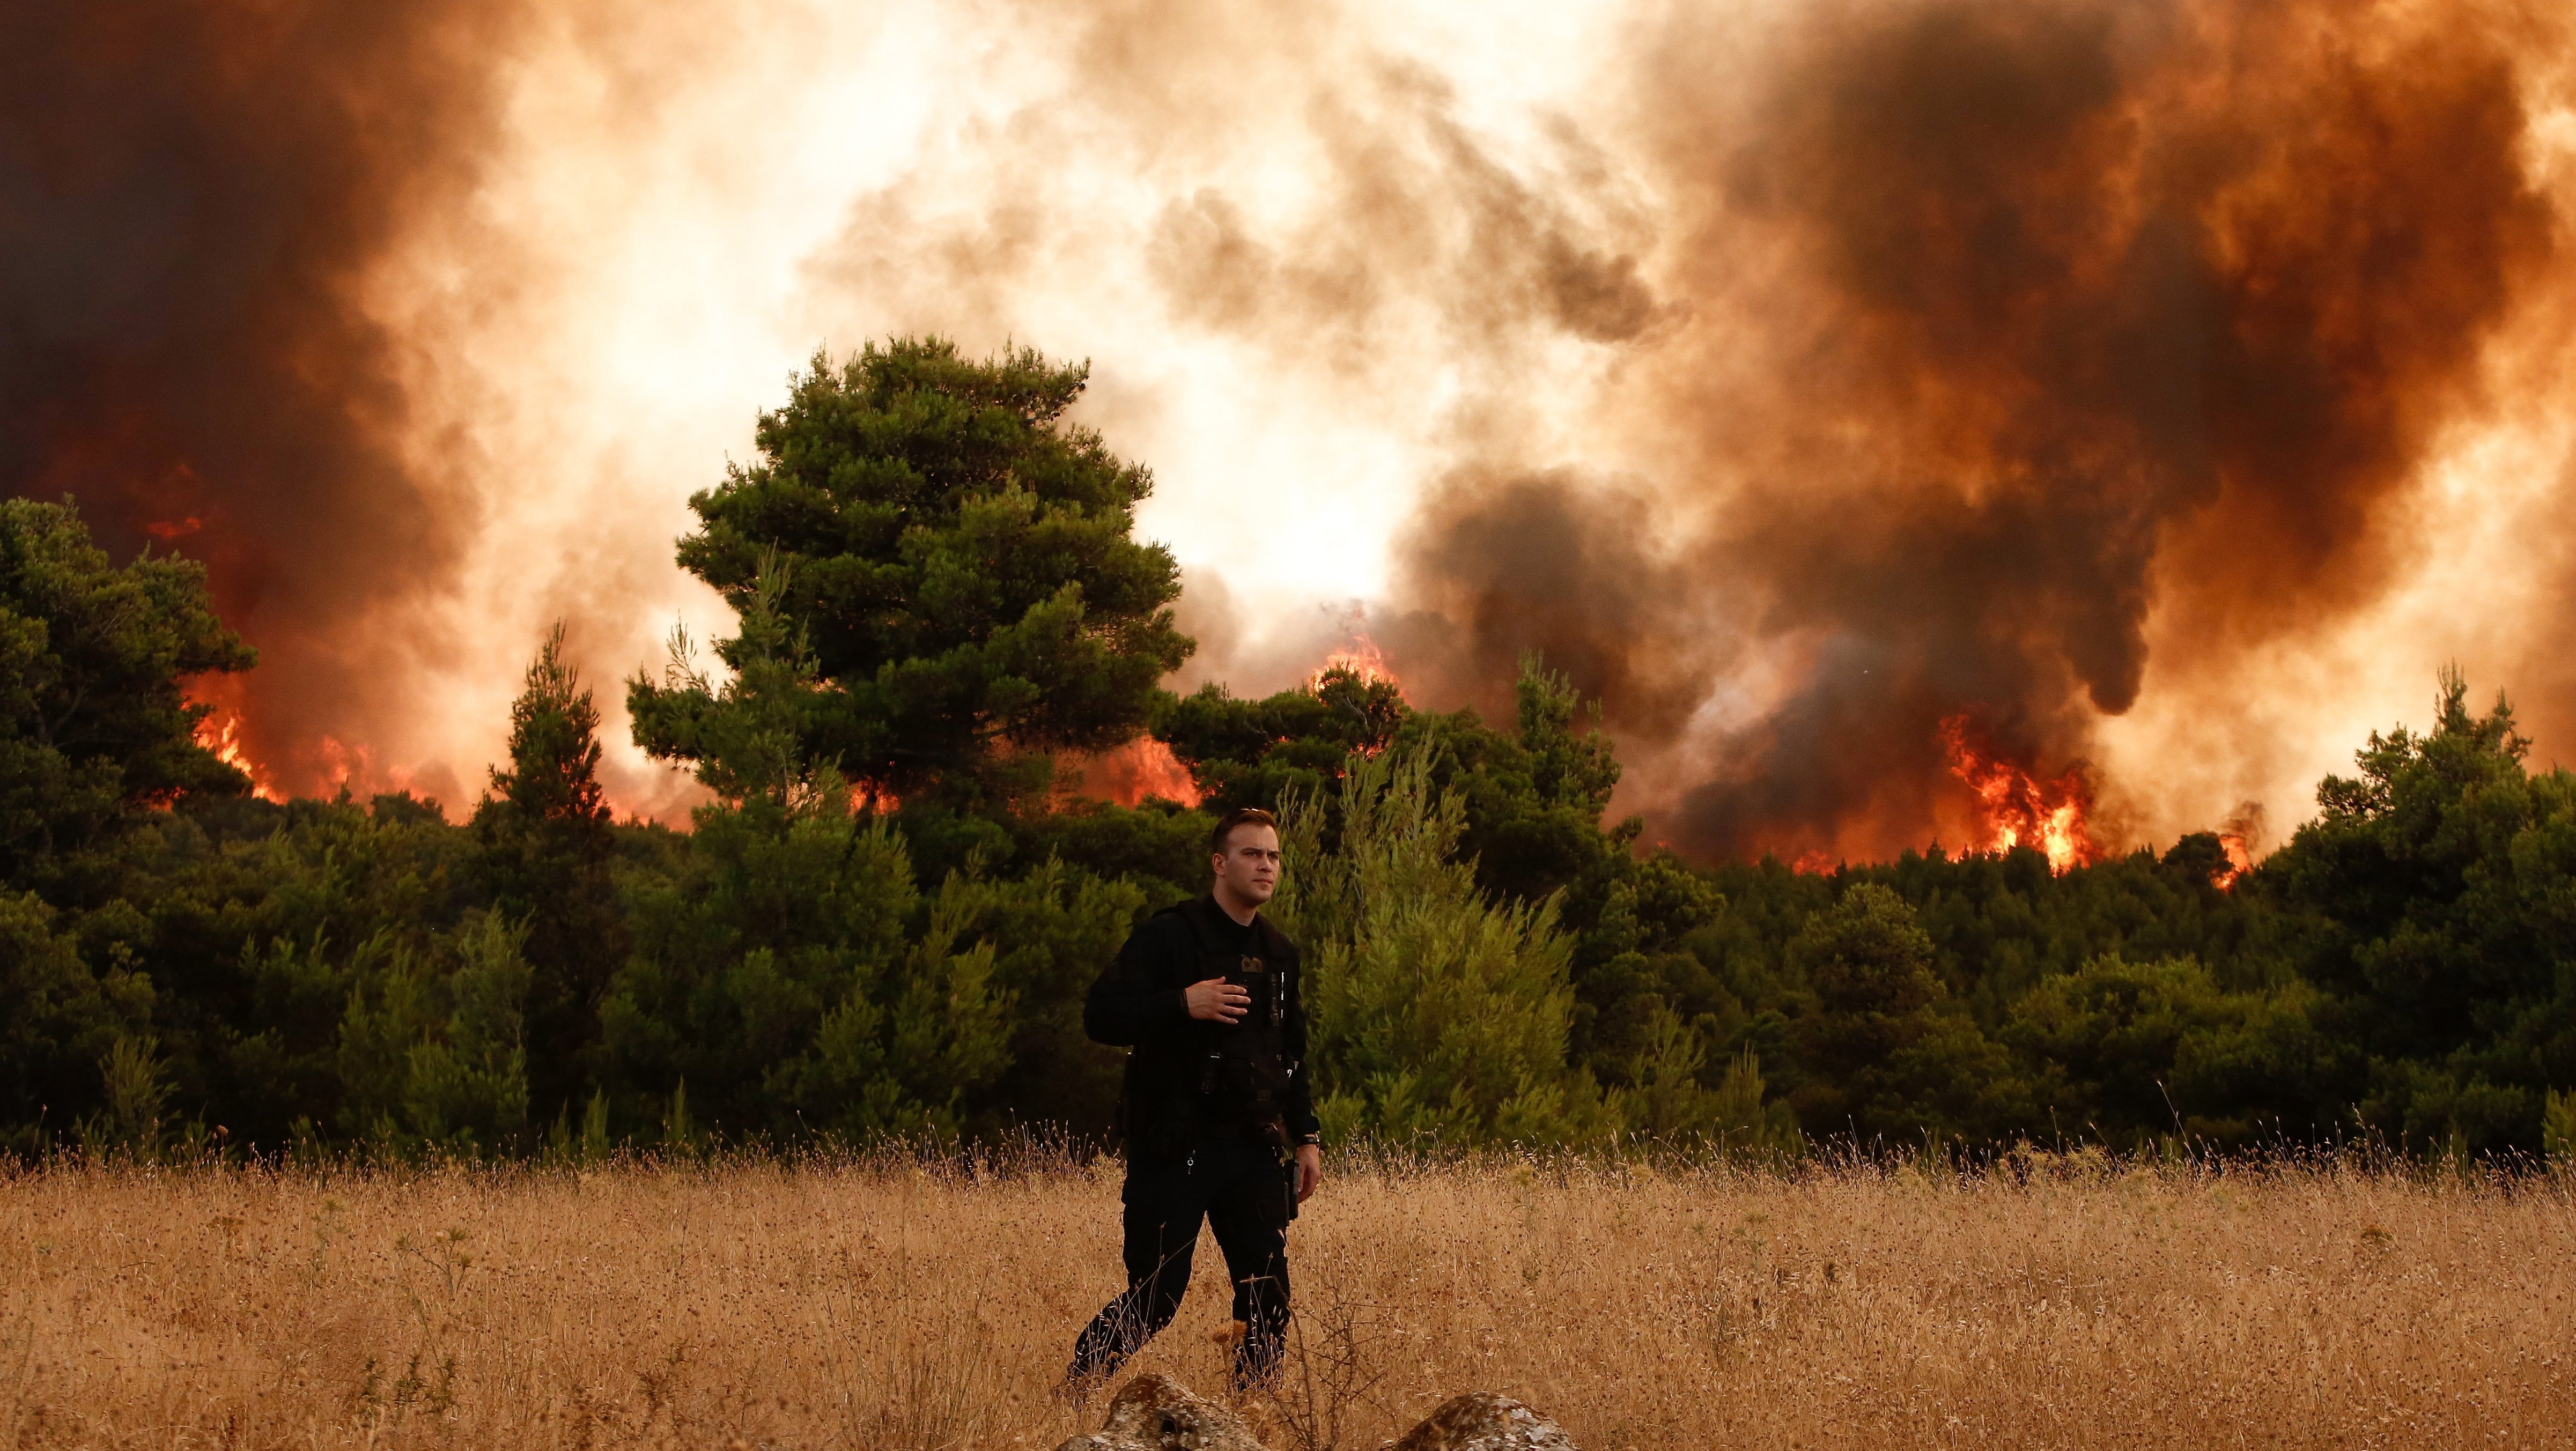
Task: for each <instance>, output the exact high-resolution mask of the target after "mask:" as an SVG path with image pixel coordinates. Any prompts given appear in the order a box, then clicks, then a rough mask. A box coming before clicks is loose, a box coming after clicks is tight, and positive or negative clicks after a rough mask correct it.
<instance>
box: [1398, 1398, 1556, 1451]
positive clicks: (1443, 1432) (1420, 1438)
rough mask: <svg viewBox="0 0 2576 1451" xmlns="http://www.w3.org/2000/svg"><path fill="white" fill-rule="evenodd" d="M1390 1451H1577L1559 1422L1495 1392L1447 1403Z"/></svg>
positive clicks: (1452, 1399) (1456, 1399) (1406, 1434)
mask: <svg viewBox="0 0 2576 1451" xmlns="http://www.w3.org/2000/svg"><path fill="white" fill-rule="evenodd" d="M1387 1451H1574V1443H1573V1442H1572V1441H1569V1440H1567V1439H1566V1436H1565V1433H1564V1432H1563V1431H1561V1430H1558V1429H1557V1425H1556V1423H1555V1422H1554V1421H1551V1420H1549V1419H1548V1418H1547V1417H1545V1416H1542V1415H1540V1414H1539V1413H1538V1412H1536V1411H1533V1410H1531V1409H1530V1408H1529V1407H1527V1406H1525V1405H1522V1404H1521V1403H1520V1402H1518V1401H1516V1400H1513V1399H1512V1398H1511V1397H1509V1396H1498V1395H1496V1394H1494V1393H1493V1392H1492V1391H1469V1392H1468V1393H1467V1394H1465V1395H1463V1396H1452V1397H1450V1398H1449V1399H1448V1400H1446V1401H1443V1402H1442V1403H1441V1405H1440V1409H1438V1410H1436V1411H1433V1412H1432V1413H1431V1414H1430V1415H1429V1416H1428V1417H1426V1418H1424V1420H1423V1422H1422V1424H1421V1425H1419V1426H1416V1427H1414V1428H1413V1429H1412V1430H1410V1431H1407V1432H1405V1433H1404V1438H1403V1439H1402V1440H1399V1441H1395V1442H1391V1443H1389V1445H1388V1446H1387Z"/></svg>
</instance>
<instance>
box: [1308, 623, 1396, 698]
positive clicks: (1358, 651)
mask: <svg viewBox="0 0 2576 1451" xmlns="http://www.w3.org/2000/svg"><path fill="white" fill-rule="evenodd" d="M1336 670H1347V671H1349V672H1350V673H1351V674H1353V675H1356V676H1358V677H1359V679H1360V683H1361V684H1362V685H1375V684H1377V683H1378V682H1379V681H1384V682H1386V683H1387V684H1389V685H1392V686H1394V687H1395V688H1396V692H1397V693H1398V694H1402V693H1403V690H1404V682H1403V681H1401V680H1398V679H1397V678H1396V676H1395V671H1394V670H1392V669H1390V668H1389V667H1388V666H1387V663H1386V656H1385V654H1384V653H1382V652H1381V651H1380V650H1379V649H1378V648H1377V642H1376V641H1375V640H1372V639H1370V638H1369V637H1368V636H1366V635H1364V634H1357V633H1354V634H1353V635H1352V636H1351V646H1350V648H1349V649H1347V650H1336V651H1334V652H1333V653H1332V654H1330V655H1327V656H1325V657H1324V663H1323V664H1322V665H1321V666H1319V667H1317V669H1316V671H1315V673H1314V674H1312V675H1309V676H1307V677H1306V689H1307V690H1308V691H1309V692H1314V691H1320V690H1322V689H1323V688H1324V677H1325V676H1327V675H1330V674H1332V673H1333V672H1334V671H1336Z"/></svg>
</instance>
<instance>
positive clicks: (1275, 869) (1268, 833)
mask: <svg viewBox="0 0 2576 1451" xmlns="http://www.w3.org/2000/svg"><path fill="white" fill-rule="evenodd" d="M1216 880H1217V885H1218V886H1220V887H1222V888H1224V889H1225V890H1226V891H1227V892H1228V893H1230V894H1231V895H1232V896H1233V897H1234V898H1235V899H1236V900H1237V901H1241V902H1248V903H1250V904H1252V905H1253V906H1256V907H1258V906H1260V905H1261V904H1262V903H1264V902H1267V901H1269V900H1270V894H1271V893H1273V892H1275V891H1278V890H1279V833H1278V832H1277V831H1276V830H1274V829H1273V828H1271V827H1267V826H1238V827H1236V828H1235V829H1234V830H1233V831H1231V832H1228V833H1227V834H1226V838H1225V850H1224V851H1221V852H1219V853H1217V855H1216Z"/></svg>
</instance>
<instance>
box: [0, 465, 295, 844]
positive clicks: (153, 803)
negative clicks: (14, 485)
mask: <svg viewBox="0 0 2576 1451" xmlns="http://www.w3.org/2000/svg"><path fill="white" fill-rule="evenodd" d="M256 658H257V657H256V655H255V654H254V653H253V652H252V650H251V648H250V647H249V646H247V645H245V644H243V643H242V641H241V637H240V636H238V635H235V634H234V633H233V632H232V631H230V630H228V629H226V628H224V624H223V622H222V621H221V620H218V619H216V618H215V612H214V608H213V606H212V605H211V604H210V603H209V602H208V600H207V597H206V571H205V566H203V565H201V564H197V563H194V562H192V561H189V560H184V559H176V558H171V557H169V556H154V555H152V554H150V553H148V552H147V553H146V554H145V555H144V556H143V557H142V558H139V559H136V560H134V561H132V562H131V563H129V564H126V565H125V566H123V567H122V568H119V567H117V566H116V565H113V564H111V563H110V562H109V561H108V557H107V553H106V551H105V550H102V549H100V548H99V547H98V546H97V545H95V544H92V543H91V542H90V537H89V529H88V528H87V526H85V525H84V524H82V522H81V518H80V515H79V514H78V513H77V512H76V511H75V510H74V509H73V508H72V506H71V505H70V504H68V503H63V504H40V503H36V502H34V501H33V500H28V499H9V500H0V860H5V861H7V862H9V863H12V864H13V865H12V867H11V868H10V869H9V873H8V874H9V876H10V878H11V879H12V880H13V884H14V885H17V886H20V887H35V888H37V889H38V890H40V891H42V890H44V889H45V885H46V884H45V883H43V882H39V881H37V880H34V879H32V878H31V877H30V873H31V872H33V873H35V874H37V875H40V876H44V877H46V878H48V879H49V880H53V881H57V882H59V881H62V880H63V879H65V878H67V877H70V876H77V875H79V871H80V867H79V861H78V858H79V857H80V856H81V855H82V854H84V853H87V852H92V851H96V850H99V849H102V848H104V847H105V846H106V845H108V843H109V842H110V841H111V840H112V839H113V838H114V837H115V836H116V835H117V834H118V833H119V832H120V830H121V829H122V828H124V827H125V826H127V825H130V824H131V823H133V822H134V821H136V820H138V819H139V817H140V814H141V813H144V812H148V811H150V810H152V809H153V808H156V807H166V806H168V805H170V804H171V803H172V802H173V801H175V800H177V799H178V798H180V797H182V796H185V795H188V794H191V793H205V794H213V795H239V794H241V793H242V792H244V791H246V790H248V789H249V788H250V781H249V778H247V777H245V776H244V775H242V773H241V772H239V771H237V770H235V769H233V768H232V767H231V766H229V765H226V764H225V763H224V762H223V761H221V760H219V759H218V758H217V757H216V756H215V755H214V753H213V752H211V751H209V750H207V749H206V748H205V746H204V745H202V744H201V743H200V742H199V741H198V739H197V736H196V728H197V725H198V723H199V722H200V721H202V720H203V719H204V718H205V717H206V715H207V714H208V710H209V708H208V707H205V706H192V705H190V704H189V703H188V700H187V697H186V695H185V694H184V692H183V691H182V689H181V682H182V680H184V679H185V678H186V677H188V676H191V675H196V674H200V673H203V672H207V671H234V670H247V669H249V668H250V666H251V663H252V662H253V660H255V659H256Z"/></svg>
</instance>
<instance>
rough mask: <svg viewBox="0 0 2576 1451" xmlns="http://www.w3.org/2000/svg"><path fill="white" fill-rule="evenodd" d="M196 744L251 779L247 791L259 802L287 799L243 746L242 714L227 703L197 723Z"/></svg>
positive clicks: (218, 706) (219, 705)
mask: <svg viewBox="0 0 2576 1451" xmlns="http://www.w3.org/2000/svg"><path fill="white" fill-rule="evenodd" d="M196 735H197V744H198V745H199V746H200V747H202V748H204V749H205V750H207V751H209V752H211V753H212V754H213V755H214V758H215V759H216V760H218V761H221V762H223V763H224V764H225V765H227V766H230V767H232V768H233V769H234V770H236V771H239V772H241V773H242V774H243V775H245V776H248V777H249V778H250V794H252V795H253V796H256V797H258V798H259V799H260V800H262V801H280V802H282V801H284V800H285V799H286V798H285V797H284V796H281V795H279V794H278V792H277V788H276V787H274V786H272V785H270V784H269V779H268V772H267V771H265V770H263V769H261V767H260V765H259V763H258V762H256V761H254V760H252V759H251V758H250V753H249V752H248V751H245V750H243V749H242V743H241V715H240V714H239V712H237V711H235V710H234V709H233V708H232V707H231V706H229V705H221V704H218V705H217V706H216V707H215V710H214V713H213V714H212V715H209V716H207V717H205V718H204V719H203V720H200V721H198V722H197V732H196Z"/></svg>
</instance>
